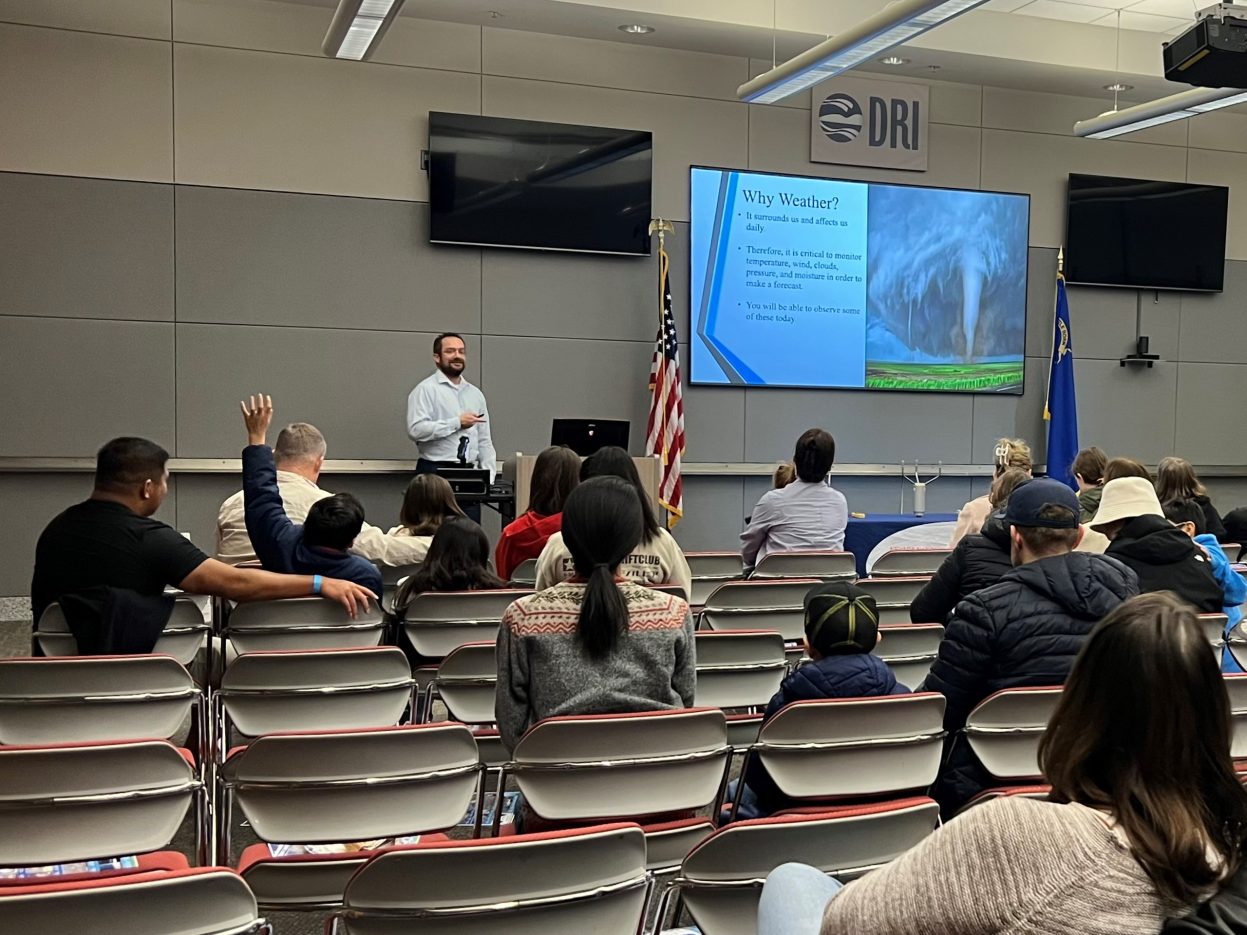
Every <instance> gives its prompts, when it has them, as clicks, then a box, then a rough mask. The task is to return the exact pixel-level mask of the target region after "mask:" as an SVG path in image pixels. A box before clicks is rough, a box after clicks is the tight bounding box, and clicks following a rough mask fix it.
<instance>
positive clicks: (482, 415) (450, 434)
mask: <svg viewBox="0 0 1247 935" xmlns="http://www.w3.org/2000/svg"><path fill="white" fill-rule="evenodd" d="M433 363H434V364H435V365H436V366H437V372H436V373H434V374H433V375H432V376H430V377H428V378H427V379H425V380H422V381H420V383H418V384H417V385H416V388H415V389H414V390H412V391H411V394H410V395H409V396H408V397H407V435H408V437H409V438H410V439H411V440H412V441H413V442H415V443H416V451H417V453H418V455H419V460H418V461H417V462H416V473H417V474H434V473H436V472H437V469H438V468H441V467H477V468H481V469H482V470H486V471H489V479H490V481H491V482H492V481H493V479H494V475H495V474H496V473H497V459H496V457H495V455H494V443H493V440H492V439H491V438H490V437H489V413H488V411H487V407H486V404H485V394H484V393H482V392H481V391H480V389H479V388H477V387H475V386H473V385H472V384H471V383H469V382H468V381H467V380H465V379H464V378H463V369H464V367H465V366H466V365H467V349H466V348H465V346H464V343H463V338H462V337H461V336H460V335H457V334H455V333H453V332H449V331H448V332H446V333H444V334H439V335H438V336H437V337H436V338H434V339H433ZM462 506H463V510H464V512H465V513H467V514H468V515H469V516H471V517H472V518H473V519H475V520H477V521H478V522H479V521H480V513H481V507H480V504H479V503H465V504H462Z"/></svg>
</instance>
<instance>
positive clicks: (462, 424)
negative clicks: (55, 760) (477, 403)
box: [459, 412, 485, 429]
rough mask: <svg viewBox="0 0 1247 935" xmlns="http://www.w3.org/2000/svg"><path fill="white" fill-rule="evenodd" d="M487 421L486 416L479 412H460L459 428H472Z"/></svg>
mask: <svg viewBox="0 0 1247 935" xmlns="http://www.w3.org/2000/svg"><path fill="white" fill-rule="evenodd" d="M484 421H485V417H484V416H483V415H481V414H480V413H479V412H461V413H459V428H461V429H470V428H471V427H472V426H474V425H478V424H479V423H481V422H484Z"/></svg>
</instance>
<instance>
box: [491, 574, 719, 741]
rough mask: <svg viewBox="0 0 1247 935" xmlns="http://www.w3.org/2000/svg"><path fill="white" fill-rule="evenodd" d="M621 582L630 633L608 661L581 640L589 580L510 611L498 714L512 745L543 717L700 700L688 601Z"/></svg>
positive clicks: (501, 645)
mask: <svg viewBox="0 0 1247 935" xmlns="http://www.w3.org/2000/svg"><path fill="white" fill-rule="evenodd" d="M617 583H618V586H619V589H620V591H622V592H623V595H624V600H625V601H626V602H627V604H628V630H627V632H626V633H624V634H622V636H621V637H620V640H619V643H618V645H616V647H615V651H614V652H613V653H611V654H610V656H609V657H607V658H606V659H601V660H597V661H594V660H592V659H590V658H589V657H588V656H587V655H586V654H585V652H584V650H583V649H582V648H581V645H580V642H579V639H578V637H577V628H578V623H579V618H580V604H581V601H582V600H583V599H584V592H585V586H584V585H583V584H577V583H574V582H571V581H565V582H563V583H561V584H556V585H554V586H553V587H551V588H547V589H546V590H544V591H538V592H537V593H536V594H531V595H529V596H528V597H522V598H520V599H519V600H518V601H516V602H515V603H514V604H512V605H511V606H510V607H508V608H507V610H506V613H504V614H503V616H502V627H501V628H500V629H499V631H498V647H497V658H498V688H497V694H496V695H495V699H494V711H495V716H496V717H497V720H498V730H499V732H500V733H501V735H502V742H503V743H504V744H505V745H506V748H507V749H508V750H512V749H514V748H515V744H516V742H517V741H518V740H519V739H520V736H521V735H522V734H523V733H524V731H526V730H527V729H528V728H529V727H531V726H532V725H533V724H536V723H537V722H538V721H540V720H541V719H542V718H547V717H557V716H559V715H567V714H612V713H616V712H619V713H623V712H633V711H659V710H664V709H671V708H686V707H689V706H691V705H692V704H693V689H694V686H695V684H696V677H695V675H694V666H695V661H696V656H695V649H694V645H693V618H692V617H691V616H690V615H689V612H688V604H687V603H685V602H684V601H682V600H681V599H680V598H678V597H674V596H673V595H670V594H666V593H664V592H662V591H651V590H650V589H649V588H645V587H641V586H640V585H638V584H633V583H632V582H631V581H618V582H617Z"/></svg>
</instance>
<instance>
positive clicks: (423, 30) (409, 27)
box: [166, 0, 481, 72]
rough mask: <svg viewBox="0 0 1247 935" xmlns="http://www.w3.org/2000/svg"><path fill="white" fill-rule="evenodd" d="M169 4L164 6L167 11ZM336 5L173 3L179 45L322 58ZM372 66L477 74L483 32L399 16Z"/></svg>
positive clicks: (267, 0)
mask: <svg viewBox="0 0 1247 935" xmlns="http://www.w3.org/2000/svg"><path fill="white" fill-rule="evenodd" d="M167 6H168V4H167V3H166V8H167ZM332 19H333V4H324V5H313V4H302V3H289V2H279V0H173V38H174V40H175V41H177V42H193V43H197V44H199V45H219V46H224V47H226V48H231V49H257V50H261V51H271V52H289V53H292V54H295V55H311V56H314V57H316V58H319V57H321V55H322V54H323V53H322V52H321V43H322V42H323V41H324V39H325V33H326V32H327V31H328V29H329V23H330V21H331V20H332ZM370 61H373V62H379V63H382V64H389V65H414V66H418V67H421V68H442V69H446V70H448V71H466V72H479V71H480V68H481V30H480V28H479V27H477V26H468V25H465V24H463V23H444V22H441V21H439V20H423V19H415V18H413V17H410V16H399V17H398V18H397V19H395V21H394V22H393V23H392V24H391V25H390V29H389V31H388V32H386V34H385V38H384V39H383V40H382V41H381V45H380V47H379V48H378V49H377V50H376V52H374V53H373V56H372V58H371V59H370Z"/></svg>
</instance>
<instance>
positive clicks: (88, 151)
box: [0, 24, 173, 182]
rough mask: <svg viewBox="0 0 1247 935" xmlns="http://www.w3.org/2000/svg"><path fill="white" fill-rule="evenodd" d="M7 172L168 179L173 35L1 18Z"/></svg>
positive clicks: (0, 109)
mask: <svg viewBox="0 0 1247 935" xmlns="http://www.w3.org/2000/svg"><path fill="white" fill-rule="evenodd" d="M0 88H3V89H4V91H3V93H0V171H5V170H7V171H11V172H43V173H52V174H59V175H88V176H103V177H105V178H121V179H138V180H142V181H149V182H168V181H171V180H172V178H173V162H172V159H173V124H172V116H171V115H172V107H171V102H172V89H171V86H170V73H169V43H167V42H155V41H152V40H148V39H130V38H127V37H122V36H105V35H98V34H93V33H85V32H70V31H68V30H63V29H42V28H39V27H35V26H6V25H2V24H0Z"/></svg>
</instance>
